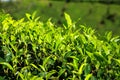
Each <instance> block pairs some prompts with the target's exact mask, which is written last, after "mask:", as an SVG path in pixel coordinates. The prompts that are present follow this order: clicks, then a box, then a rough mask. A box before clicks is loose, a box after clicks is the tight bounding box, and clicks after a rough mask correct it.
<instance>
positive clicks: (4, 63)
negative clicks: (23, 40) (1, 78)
mask: <svg viewBox="0 0 120 80" xmlns="http://www.w3.org/2000/svg"><path fill="white" fill-rule="evenodd" d="M0 64H2V65H5V66H7V67H8V68H9V69H10V70H12V71H13V72H14V69H13V67H12V66H11V65H10V64H9V63H6V62H0Z"/></svg>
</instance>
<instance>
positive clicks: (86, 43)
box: [0, 13, 120, 80]
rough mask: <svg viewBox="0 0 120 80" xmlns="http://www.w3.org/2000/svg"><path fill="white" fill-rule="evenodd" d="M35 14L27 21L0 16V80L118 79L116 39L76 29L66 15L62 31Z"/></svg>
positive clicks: (119, 39)
mask: <svg viewBox="0 0 120 80" xmlns="http://www.w3.org/2000/svg"><path fill="white" fill-rule="evenodd" d="M35 14H36V13H33V14H32V15H31V14H29V13H26V17H27V19H28V21H24V18H22V19H20V20H14V19H12V17H11V16H10V15H8V14H3V15H4V16H3V15H2V16H0V29H1V30H0V55H1V56H0V79H1V80H4V79H8V80H12V79H15V80H44V79H46V80H48V79H52V80H59V79H61V80H62V79H65V80H68V79H72V80H84V79H85V80H102V79H105V80H110V79H112V80H118V79H120V69H119V67H120V37H119V36H117V37H112V33H111V32H106V34H105V35H104V36H99V35H96V33H95V30H93V29H92V28H87V27H85V26H83V25H80V26H77V27H76V22H73V21H72V20H71V18H70V16H69V15H68V14H67V13H64V14H65V19H66V24H63V27H58V26H56V25H55V24H53V23H52V22H51V19H48V21H47V22H41V21H40V20H39V17H37V18H36V17H35Z"/></svg>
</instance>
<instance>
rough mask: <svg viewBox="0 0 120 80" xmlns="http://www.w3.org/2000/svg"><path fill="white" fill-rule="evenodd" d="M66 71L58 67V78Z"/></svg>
mask: <svg viewBox="0 0 120 80" xmlns="http://www.w3.org/2000/svg"><path fill="white" fill-rule="evenodd" d="M65 71H66V69H60V71H59V72H58V78H59V77H60V76H61V75H62V74H63V73H64V72H65Z"/></svg>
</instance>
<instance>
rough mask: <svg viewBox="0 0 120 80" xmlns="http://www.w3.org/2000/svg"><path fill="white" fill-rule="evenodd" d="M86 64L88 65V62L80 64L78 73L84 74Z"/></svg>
mask: <svg viewBox="0 0 120 80" xmlns="http://www.w3.org/2000/svg"><path fill="white" fill-rule="evenodd" d="M85 66H86V63H83V64H81V66H80V68H79V70H78V74H79V75H81V74H82V72H83V68H84V67H85Z"/></svg>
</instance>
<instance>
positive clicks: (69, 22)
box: [64, 13, 72, 27]
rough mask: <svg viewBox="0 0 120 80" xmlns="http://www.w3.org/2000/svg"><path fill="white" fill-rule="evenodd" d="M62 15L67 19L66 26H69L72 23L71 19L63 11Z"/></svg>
mask: <svg viewBox="0 0 120 80" xmlns="http://www.w3.org/2000/svg"><path fill="white" fill-rule="evenodd" d="M64 15H65V19H66V21H67V25H68V27H70V26H71V25H72V20H71V18H70V16H69V15H68V14H67V13H64Z"/></svg>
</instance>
